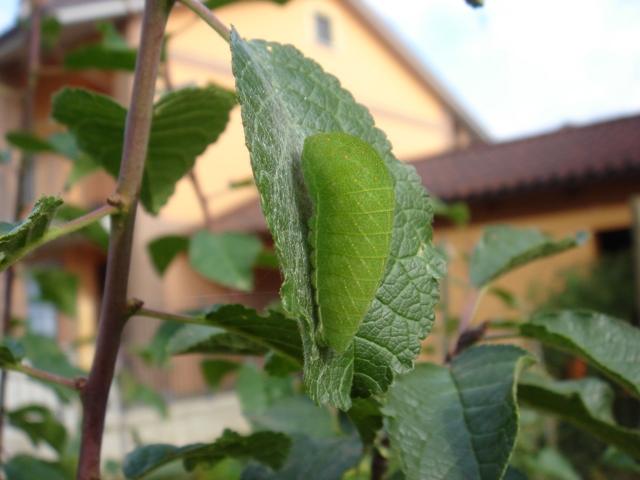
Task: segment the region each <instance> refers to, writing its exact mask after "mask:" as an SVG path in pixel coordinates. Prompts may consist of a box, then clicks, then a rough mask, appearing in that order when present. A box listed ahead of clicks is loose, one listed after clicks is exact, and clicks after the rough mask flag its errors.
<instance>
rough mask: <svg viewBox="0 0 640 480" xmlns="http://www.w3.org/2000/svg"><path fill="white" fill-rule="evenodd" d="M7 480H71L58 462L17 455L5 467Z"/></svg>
mask: <svg viewBox="0 0 640 480" xmlns="http://www.w3.org/2000/svg"><path fill="white" fill-rule="evenodd" d="M3 467H4V473H5V475H6V476H7V480H36V479H46V480H69V477H68V476H67V475H66V473H65V471H64V470H63V468H62V467H61V466H60V464H59V463H56V462H45V461H44V460H40V459H38V458H35V457H32V456H30V455H16V456H15V457H13V458H12V459H11V460H9V461H8V462H6V463H5V464H4V465H3Z"/></svg>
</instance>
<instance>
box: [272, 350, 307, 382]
mask: <svg viewBox="0 0 640 480" xmlns="http://www.w3.org/2000/svg"><path fill="white" fill-rule="evenodd" d="M300 367H301V365H300V364H299V363H298V362H294V361H292V360H290V359H288V358H285V357H283V356H282V355H278V354H277V353H275V352H274V351H271V352H269V353H268V354H267V355H266V356H265V359H264V369H265V371H266V372H267V373H269V375H272V376H274V377H287V376H289V375H290V374H292V373H295V372H299V371H300V369H301V368H300Z"/></svg>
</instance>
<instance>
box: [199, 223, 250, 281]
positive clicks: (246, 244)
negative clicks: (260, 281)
mask: <svg viewBox="0 0 640 480" xmlns="http://www.w3.org/2000/svg"><path fill="white" fill-rule="evenodd" d="M261 250H262V242H261V241H260V240H259V239H258V238H257V237H255V236H253V235H246V234H242V233H233V232H228V233H221V234H215V233H211V232H209V231H206V230H203V231H200V232H198V233H196V234H195V235H194V236H193V237H192V238H191V243H190V244H189V263H190V264H191V266H192V267H193V269H194V270H196V271H197V272H198V273H200V274H201V275H202V276H203V277H205V278H207V279H208V280H211V281H213V282H216V283H219V284H220V285H224V286H226V287H231V288H235V289H236V290H242V291H245V292H248V291H250V290H251V289H252V288H253V265H254V264H255V261H256V258H257V257H258V254H259V253H260V251H261Z"/></svg>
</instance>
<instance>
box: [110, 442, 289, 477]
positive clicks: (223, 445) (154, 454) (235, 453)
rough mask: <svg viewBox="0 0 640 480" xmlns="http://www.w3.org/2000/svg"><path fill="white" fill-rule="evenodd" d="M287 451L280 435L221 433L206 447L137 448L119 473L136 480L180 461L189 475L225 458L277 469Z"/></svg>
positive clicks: (152, 446) (193, 445)
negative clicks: (249, 461) (256, 462)
mask: <svg viewBox="0 0 640 480" xmlns="http://www.w3.org/2000/svg"><path fill="white" fill-rule="evenodd" d="M290 449H291V440H290V439H289V437H287V436H286V435H284V434H282V433H275V432H257V433H254V434H251V435H248V436H242V435H239V434H237V433H236V432H233V431H231V430H225V431H224V433H223V434H222V437H220V438H219V439H218V440H217V441H215V442H214V443H210V444H197V443H196V444H192V445H187V446H184V447H174V446H173V445H165V444H155V445H146V446H144V447H140V448H137V449H136V450H134V451H133V452H131V453H129V454H128V455H127V457H126V458H125V461H124V465H123V467H122V471H123V473H124V475H125V477H126V478H127V479H137V478H142V477H143V476H145V475H147V474H149V473H151V472H153V471H154V470H156V469H158V468H160V467H161V466H164V465H166V464H168V463H170V462H173V461H176V460H182V461H183V462H184V465H185V468H186V469H187V470H188V471H190V470H193V469H194V468H195V467H196V466H197V465H198V464H200V463H208V464H214V463H217V462H219V461H221V460H223V459H224V458H227V457H233V458H251V459H255V460H257V461H259V462H261V463H265V464H266V465H269V466H270V467H272V468H279V467H280V466H282V464H283V463H284V462H285V460H286V458H287V455H288V454H289V451H290Z"/></svg>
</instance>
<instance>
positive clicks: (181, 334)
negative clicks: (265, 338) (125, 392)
mask: <svg viewBox="0 0 640 480" xmlns="http://www.w3.org/2000/svg"><path fill="white" fill-rule="evenodd" d="M167 350H168V352H169V354H170V355H184V354H187V353H205V354H209V355H248V356H261V355H266V353H267V352H268V351H269V349H268V348H267V347H265V346H264V345H262V344H260V343H257V342H255V341H253V340H251V339H248V338H246V337H244V336H241V335H236V334H234V333H228V332H226V331H225V330H223V329H221V328H216V327H209V326H207V325H185V326H184V328H181V329H179V330H178V331H177V332H176V333H175V335H174V336H173V337H172V338H171V339H170V340H169V343H168V345H167Z"/></svg>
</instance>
